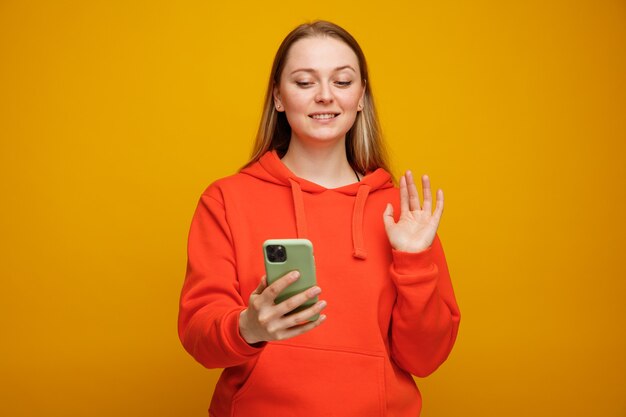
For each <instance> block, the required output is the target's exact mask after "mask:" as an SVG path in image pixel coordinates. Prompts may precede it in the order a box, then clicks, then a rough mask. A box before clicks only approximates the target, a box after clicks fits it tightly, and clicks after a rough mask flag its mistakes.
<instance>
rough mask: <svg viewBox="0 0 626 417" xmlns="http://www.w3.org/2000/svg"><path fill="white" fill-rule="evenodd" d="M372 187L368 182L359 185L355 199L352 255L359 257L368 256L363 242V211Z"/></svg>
mask: <svg viewBox="0 0 626 417" xmlns="http://www.w3.org/2000/svg"><path fill="white" fill-rule="evenodd" d="M371 188H372V187H370V186H369V185H367V184H362V185H361V186H359V190H358V191H357V193H356V200H355V201H354V211H353V212H352V246H353V248H354V251H353V252H352V256H354V257H355V258H358V259H366V258H367V251H366V250H365V242H363V212H364V211H365V201H366V200H367V196H368V195H369V193H370V189H371Z"/></svg>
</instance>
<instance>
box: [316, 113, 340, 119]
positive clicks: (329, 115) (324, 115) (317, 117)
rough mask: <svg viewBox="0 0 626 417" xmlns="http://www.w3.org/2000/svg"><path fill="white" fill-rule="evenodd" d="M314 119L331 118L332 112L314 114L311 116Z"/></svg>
mask: <svg viewBox="0 0 626 417" xmlns="http://www.w3.org/2000/svg"><path fill="white" fill-rule="evenodd" d="M311 117H312V118H314V119H332V118H333V117H335V114H334V113H329V114H314V115H313V116H311Z"/></svg>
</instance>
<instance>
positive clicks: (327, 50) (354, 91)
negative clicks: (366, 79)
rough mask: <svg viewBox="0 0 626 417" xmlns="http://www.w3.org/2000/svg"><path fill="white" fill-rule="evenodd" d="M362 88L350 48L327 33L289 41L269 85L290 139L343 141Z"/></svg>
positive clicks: (359, 102) (360, 96)
mask: <svg viewBox="0 0 626 417" xmlns="http://www.w3.org/2000/svg"><path fill="white" fill-rule="evenodd" d="M364 93H365V87H364V86H363V83H362V81H361V75H360V68H359V61H358V58H357V56H356V54H355V53H354V51H352V49H350V47H349V46H348V45H346V44H345V43H343V42H342V41H340V40H338V39H335V38H331V37H311V38H304V39H300V40H298V41H297V42H295V43H294V44H293V45H292V46H291V48H290V50H289V53H288V54H287V59H286V62H285V66H284V68H283V72H282V75H281V78H280V84H279V85H278V86H277V87H276V88H275V89H274V105H275V106H276V109H277V110H278V111H284V112H285V115H286V116H287V121H288V122H289V125H290V126H291V132H292V133H291V140H300V141H302V142H308V143H312V142H319V141H326V142H330V141H337V140H344V138H345V135H346V133H347V132H348V130H350V128H351V127H352V125H353V124H354V120H355V119H356V115H357V112H358V111H360V110H361V109H362V108H363V96H364Z"/></svg>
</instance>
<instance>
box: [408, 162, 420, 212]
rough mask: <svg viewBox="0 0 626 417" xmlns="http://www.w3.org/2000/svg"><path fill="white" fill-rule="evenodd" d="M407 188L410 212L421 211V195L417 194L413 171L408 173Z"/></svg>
mask: <svg viewBox="0 0 626 417" xmlns="http://www.w3.org/2000/svg"><path fill="white" fill-rule="evenodd" d="M406 174H407V179H408V183H407V188H408V189H409V210H411V211H414V210H419V209H420V195H419V194H418V192H417V187H416V186H415V181H413V173H412V172H411V171H407V172H406Z"/></svg>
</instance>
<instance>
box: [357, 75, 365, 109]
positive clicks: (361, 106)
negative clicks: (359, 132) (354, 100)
mask: <svg viewBox="0 0 626 417" xmlns="http://www.w3.org/2000/svg"><path fill="white" fill-rule="evenodd" d="M366 88H367V82H366V81H365V80H364V81H363V92H362V93H361V97H360V98H359V106H358V111H361V110H363V106H364V103H365V89H366Z"/></svg>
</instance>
